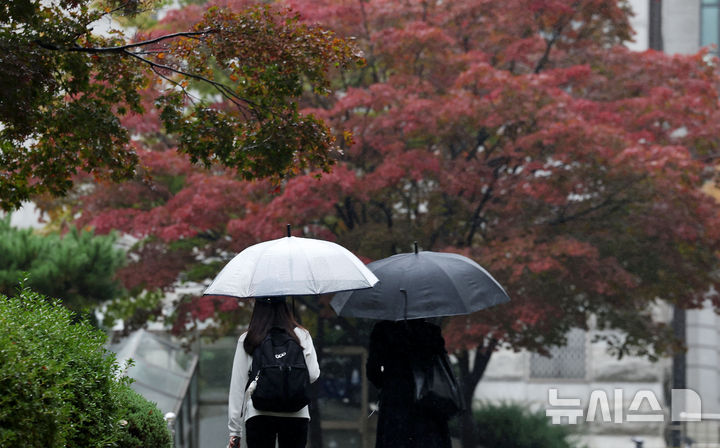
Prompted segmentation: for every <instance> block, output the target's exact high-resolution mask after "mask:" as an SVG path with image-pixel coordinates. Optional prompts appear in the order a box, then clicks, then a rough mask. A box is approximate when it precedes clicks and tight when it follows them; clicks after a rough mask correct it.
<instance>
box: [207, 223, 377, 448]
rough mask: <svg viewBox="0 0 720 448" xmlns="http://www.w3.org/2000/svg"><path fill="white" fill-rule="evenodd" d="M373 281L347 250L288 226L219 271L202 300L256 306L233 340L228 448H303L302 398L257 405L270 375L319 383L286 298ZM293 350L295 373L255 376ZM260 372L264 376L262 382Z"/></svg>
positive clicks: (289, 368)
mask: <svg viewBox="0 0 720 448" xmlns="http://www.w3.org/2000/svg"><path fill="white" fill-rule="evenodd" d="M377 281H378V279H377V277H375V275H374V274H373V273H372V272H370V270H369V269H368V268H366V267H365V265H364V264H363V263H362V261H360V260H359V259H358V258H357V257H355V255H353V254H352V253H351V252H350V251H348V250H347V249H345V248H343V247H342V246H339V245H337V244H335V243H332V242H329V241H322V240H317V239H311V238H297V237H293V236H292V235H291V233H290V226H289V225H288V227H287V237H285V238H280V239H277V240H272V241H265V242H263V243H259V244H256V245H253V246H250V247H248V248H247V249H245V250H243V251H242V252H240V253H239V254H238V255H236V256H235V257H234V258H233V259H232V260H231V261H230V262H229V263H228V264H227V265H226V266H225V267H224V268H223V269H222V271H220V273H219V274H218V275H217V276H216V277H215V279H214V280H213V282H212V283H211V284H210V286H208V288H207V289H206V290H205V293H204V294H205V295H224V296H233V297H238V298H255V308H254V309H253V315H252V318H251V320H250V325H249V327H248V331H247V332H245V333H243V335H241V336H240V339H239V340H238V345H237V349H236V352H235V359H234V361H233V372H232V378H231V382H230V395H229V398H228V404H229V416H228V417H229V418H228V429H229V432H230V445H229V446H230V447H233V448H235V447H238V446H239V444H240V441H241V439H242V438H243V437H244V440H245V442H246V443H247V447H248V448H266V447H267V448H274V447H275V443H276V440H277V443H278V444H279V448H303V447H305V444H306V441H307V433H308V422H309V418H310V414H309V410H308V406H307V403H308V402H309V398H308V397H303V396H301V397H300V398H299V400H290V401H292V404H290V405H287V406H284V407H283V406H281V407H280V408H281V409H282V410H280V411H278V410H277V408H275V407H273V406H274V405H275V403H272V400H270V402H271V403H270V405H268V400H267V399H265V402H263V401H262V400H260V397H258V395H261V394H260V391H261V390H262V386H263V384H268V383H269V382H271V380H267V379H266V380H263V377H264V378H271V377H272V376H273V375H275V372H277V371H279V372H280V373H281V374H284V375H286V378H287V375H291V374H292V375H294V376H293V378H296V377H297V375H298V373H297V372H302V375H300V376H299V377H300V378H304V381H305V383H306V384H309V383H310V382H314V381H315V380H317V378H318V377H319V375H320V368H319V366H318V362H317V354H316V353H315V348H314V346H313V342H312V338H311V336H310V333H309V332H308V331H307V330H305V329H304V328H302V327H301V326H300V325H298V323H297V322H296V320H295V318H294V316H293V315H292V314H291V313H290V310H289V307H288V305H287V302H286V300H285V297H286V296H295V295H316V296H317V295H320V294H325V293H332V292H339V291H350V290H356V289H364V288H370V287H372V286H373V285H374V284H375V283H377ZM293 308H294V307H293ZM297 347H299V353H300V354H299V355H298V356H299V361H298V362H299V363H300V364H301V366H298V365H297V364H295V365H286V366H285V367H280V368H279V369H278V368H276V369H270V368H268V369H265V370H263V371H259V370H258V369H263V368H264V366H263V367H258V364H260V363H261V362H260V361H259V360H262V362H263V363H265V362H268V363H270V362H272V361H273V358H275V361H277V363H278V364H282V363H283V362H287V361H288V359H289V358H291V353H295V352H296V351H297V350H296V348H297ZM273 351H274V352H273ZM267 360H269V361H267ZM253 362H255V364H256V365H255V366H253ZM271 367H273V366H271ZM275 367H277V366H275ZM298 367H299V368H298ZM250 370H252V375H250V373H251V372H250ZM264 371H267V372H269V373H268V374H267V375H264V374H263V372H264ZM283 372H284V373H283ZM248 380H250V381H248ZM263 381H265V383H263ZM293 381H294V380H293ZM299 381H301V380H299ZM293 384H294V383H293ZM280 389H287V388H282V387H281V388H280ZM283 392H285V390H283ZM300 395H303V394H302V393H301V394H300ZM282 398H283V399H286V398H287V397H282ZM261 404H262V406H261ZM261 407H262V408H264V409H261ZM243 427H244V429H245V431H243Z"/></svg>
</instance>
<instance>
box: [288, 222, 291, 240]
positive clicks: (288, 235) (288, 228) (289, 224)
mask: <svg viewBox="0 0 720 448" xmlns="http://www.w3.org/2000/svg"><path fill="white" fill-rule="evenodd" d="M287 235H288V238H290V236H291V235H290V224H288V225H287Z"/></svg>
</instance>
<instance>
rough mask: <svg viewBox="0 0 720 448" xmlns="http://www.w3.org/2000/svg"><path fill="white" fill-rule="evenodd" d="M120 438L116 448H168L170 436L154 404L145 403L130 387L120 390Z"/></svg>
mask: <svg viewBox="0 0 720 448" xmlns="http://www.w3.org/2000/svg"><path fill="white" fill-rule="evenodd" d="M120 399H121V401H122V403H123V409H122V410H121V412H120V415H121V416H122V420H120V422H121V423H120V428H121V429H120V438H119V440H118V442H117V445H116V446H117V447H118V448H144V447H153V448H170V447H171V446H172V436H171V435H170V430H169V429H168V427H167V423H166V422H165V420H164V419H163V415H162V412H161V411H160V410H159V409H158V408H157V406H156V405H155V403H151V402H149V401H147V400H146V399H145V398H143V397H142V395H140V394H138V393H137V392H135V391H134V390H132V389H130V387H128V386H126V387H124V388H122V389H121V393H120Z"/></svg>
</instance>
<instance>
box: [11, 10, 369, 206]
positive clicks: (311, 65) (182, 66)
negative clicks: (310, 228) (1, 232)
mask: <svg viewBox="0 0 720 448" xmlns="http://www.w3.org/2000/svg"><path fill="white" fill-rule="evenodd" d="M155 3H157V2H155V1H153V0H139V1H138V0H103V1H100V2H94V1H90V0H55V1H50V2H46V1H42V0H17V1H12V2H4V3H3V5H2V6H0V52H1V53H2V64H0V207H1V208H2V209H5V210H12V209H14V208H17V207H18V206H19V205H20V204H21V203H22V201H26V200H29V199H34V198H36V197H37V196H40V195H42V194H50V195H54V196H62V195H64V194H67V193H68V191H70V189H71V187H72V186H73V184H74V182H75V181H76V178H75V177H76V175H77V174H79V173H85V174H90V175H92V176H94V177H95V178H100V179H111V180H114V181H119V180H127V179H132V178H133V176H134V175H135V172H136V168H137V164H138V156H137V153H136V152H135V151H134V146H133V145H132V143H131V134H130V133H129V131H128V128H127V127H126V126H125V125H124V124H123V122H122V119H124V118H130V119H131V120H132V118H133V116H138V115H142V114H143V113H144V112H146V111H148V110H149V108H158V110H159V111H160V113H159V114H155V116H156V117H157V118H159V119H160V120H161V123H162V124H163V126H164V128H165V129H164V130H165V133H166V134H168V135H169V136H171V137H173V138H175V139H176V140H177V145H176V150H178V151H180V152H183V153H186V154H188V155H189V156H190V159H191V160H192V161H193V162H197V163H202V164H204V165H206V166H209V165H211V164H212V163H216V162H219V163H222V164H224V165H226V166H229V167H233V168H234V169H236V170H237V171H238V173H239V174H240V175H242V176H243V177H245V178H253V177H256V176H260V177H266V176H270V177H272V176H274V177H278V178H282V177H285V176H289V175H292V174H293V173H294V172H296V170H298V169H303V168H305V167H316V168H320V169H323V170H327V169H328V168H329V166H330V165H331V164H332V160H333V159H332V157H331V156H332V155H333V153H334V152H335V149H336V145H335V142H334V136H333V135H332V133H331V132H330V130H329V129H328V128H327V126H326V125H325V124H324V123H323V122H322V121H321V120H319V119H318V118H316V117H314V116H313V115H312V114H308V113H300V112H299V110H298V107H297V103H296V101H295V98H296V97H297V96H298V95H299V94H300V93H301V92H302V91H303V90H304V89H305V88H306V87H307V86H310V87H311V88H312V89H313V90H314V91H316V92H325V91H326V90H327V86H328V79H327V70H328V68H330V67H335V66H345V65H348V64H349V65H352V64H355V63H362V59H361V58H360V57H359V56H357V55H356V54H355V52H354V49H353V47H351V46H350V45H348V44H347V43H346V42H344V41H342V40H341V39H339V38H337V37H336V36H335V35H334V34H333V33H331V32H329V31H327V30H324V29H321V28H318V27H315V26H308V25H305V24H302V23H300V22H299V21H298V20H297V18H296V17H294V16H293V15H292V13H290V12H288V11H286V10H283V9H279V8H271V7H269V6H265V7H263V6H250V5H249V4H248V3H244V2H236V3H235V4H234V6H241V7H243V6H244V7H247V8H245V9H241V10H238V9H237V8H236V9H235V10H233V11H231V10H230V9H229V8H227V7H225V5H222V4H219V5H208V6H209V7H207V8H205V9H203V10H200V11H199V10H198V8H194V10H195V12H196V14H195V15H194V17H193V16H185V17H181V16H178V15H175V16H174V17H175V19H176V20H175V21H174V24H175V28H176V29H175V31H173V32H169V31H167V30H163V29H161V28H160V27H156V28H154V29H153V30H152V31H145V30H143V29H140V30H139V31H138V32H137V33H135V35H134V36H127V35H126V34H125V33H124V32H123V31H122V28H120V27H113V26H111V27H110V29H109V30H108V31H107V32H105V33H104V34H103V35H101V34H99V33H95V32H94V31H93V30H94V28H95V27H97V26H98V25H97V24H98V23H102V21H105V22H108V21H109V20H110V19H113V18H119V19H125V20H127V19H128V18H132V17H135V16H137V15H139V14H141V13H143V12H144V11H145V10H147V9H151V8H152V7H153V6H154V4H155ZM219 3H222V2H219ZM189 17H193V20H187V19H188V18H189ZM99 21H100V22H99ZM151 83H157V84H159V85H158V86H157V87H159V88H154V89H149V88H148V86H149V85H150V84H151ZM208 88H209V89H211V90H212V92H213V93H214V94H215V95H217V96H219V97H221V98H223V99H225V100H227V101H226V102H225V103H223V104H219V102H218V101H217V98H216V97H215V96H214V95H207V94H199V93H202V92H203V90H208ZM140 91H143V92H145V93H146V94H147V93H154V95H153V96H152V99H153V100H154V104H153V103H152V102H150V104H149V105H148V104H147V103H146V102H145V101H143V97H142V95H141V94H140V93H139V92H140Z"/></svg>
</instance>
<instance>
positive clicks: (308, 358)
mask: <svg viewBox="0 0 720 448" xmlns="http://www.w3.org/2000/svg"><path fill="white" fill-rule="evenodd" d="M295 334H296V335H297V337H298V339H300V345H301V346H302V348H303V353H304V354H305V363H306V364H307V368H308V374H309V375H310V382H311V383H313V382H315V380H317V379H318V378H319V377H320V365H318V360H317V353H315V346H313V342H312V337H310V333H309V332H308V331H307V330H305V329H302V328H299V327H295ZM246 336H247V332H246V333H243V334H242V335H241V336H240V338H239V339H238V343H237V348H236V349H235V360H234V361H233V369H232V377H231V378H230V396H229V397H228V429H229V430H230V436H231V437H232V436H240V437H243V426H244V423H245V420H247V419H249V418H250V417H254V416H256V415H274V416H278V417H300V418H307V419H309V418H310V411H309V410H308V407H307V406H305V407H304V408H302V409H300V410H299V411H297V412H265V411H258V410H257V409H255V408H254V407H253V405H252V400H250V399H249V397H248V400H247V407H246V408H245V413H244V414H243V405H244V404H245V403H244V399H245V385H246V384H247V381H248V372H249V370H250V368H251V367H252V356H251V355H249V354H248V353H247V352H246V351H245V348H244V347H243V343H244V342H245V337H246ZM243 438H244V437H243Z"/></svg>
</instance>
